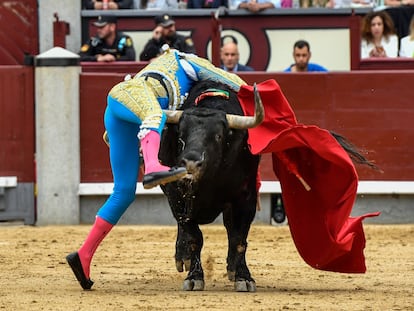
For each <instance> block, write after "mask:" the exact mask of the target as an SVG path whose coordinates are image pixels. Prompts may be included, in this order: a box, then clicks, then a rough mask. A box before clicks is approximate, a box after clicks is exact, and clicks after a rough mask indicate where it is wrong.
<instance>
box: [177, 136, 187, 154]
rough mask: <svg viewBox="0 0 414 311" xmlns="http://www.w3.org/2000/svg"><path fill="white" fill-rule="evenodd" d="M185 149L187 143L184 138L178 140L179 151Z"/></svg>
mask: <svg viewBox="0 0 414 311" xmlns="http://www.w3.org/2000/svg"><path fill="white" fill-rule="evenodd" d="M184 148H185V141H184V140H183V139H182V138H178V149H181V151H183V150H184Z"/></svg>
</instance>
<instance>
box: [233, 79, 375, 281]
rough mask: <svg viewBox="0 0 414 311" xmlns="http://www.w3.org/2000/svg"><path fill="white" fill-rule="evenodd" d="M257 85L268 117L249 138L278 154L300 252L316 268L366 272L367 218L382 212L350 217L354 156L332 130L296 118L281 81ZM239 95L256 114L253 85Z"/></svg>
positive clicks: (258, 150) (254, 147) (256, 147)
mask: <svg viewBox="0 0 414 311" xmlns="http://www.w3.org/2000/svg"><path fill="white" fill-rule="evenodd" d="M257 88H258V90H259V92H260V96H261V98H262V102H263V105H264V107H265V119H264V121H263V122H262V124H261V125H260V126H258V127H256V128H253V129H249V139H248V143H249V146H250V149H251V152H252V153H254V154H263V153H272V159H273V171H274V172H275V174H276V176H277V177H278V179H279V181H280V184H281V188H282V197H283V202H284V207H285V210H286V215H287V217H288V223H289V228H290V232H291V235H292V238H293V240H294V243H295V245H296V248H297V250H298V252H299V254H300V255H301V256H302V258H303V260H304V261H305V262H306V263H307V264H309V265H310V266H312V267H313V268H316V269H320V270H327V271H334V272H345V273H364V272H365V271H366V267H365V258H364V254H363V250H364V248H365V235H364V231H363V227H362V220H363V219H364V218H366V217H373V216H378V215H379V213H371V214H366V215H362V216H359V217H350V214H351V210H352V207H353V204H354V202H355V198H356V192H357V186H358V176H357V173H356V170H355V167H354V165H353V163H352V161H351V159H350V158H349V156H348V154H347V153H346V152H345V150H344V149H343V148H342V147H341V146H340V145H339V144H338V142H337V141H336V140H335V138H334V137H333V136H332V135H331V134H330V133H329V132H328V131H326V130H323V129H321V128H319V127H317V126H306V125H302V124H298V123H297V122H296V117H295V114H294V112H293V110H292V108H291V107H290V105H289V103H288V101H287V99H286V98H285V96H284V95H283V93H282V91H281V89H280V87H279V85H278V84H277V82H276V81H275V80H267V81H264V82H262V83H260V84H258V85H257ZM238 97H239V100H240V103H241V105H242V107H243V110H244V113H245V115H253V114H254V102H253V87H252V86H247V85H246V86H242V88H241V89H240V92H239V93H238ZM300 178H302V179H303V181H304V182H303V183H302V182H301V181H300ZM305 186H309V187H310V190H309V189H308V190H309V191H308V190H307V189H305Z"/></svg>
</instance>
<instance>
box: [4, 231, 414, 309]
mask: <svg viewBox="0 0 414 311" xmlns="http://www.w3.org/2000/svg"><path fill="white" fill-rule="evenodd" d="M89 228H90V226H89V225H88V226H83V225H82V226H50V227H49V226H48V227H31V226H23V225H4V224H3V225H0V264H1V270H0V271H1V274H0V276H1V278H0V288H1V290H0V310H111V311H112V310H414V225H396V226H388V225H365V233H366V237H367V247H366V249H365V256H366V263H367V269H368V270H367V273H365V274H339V273H332V272H323V271H319V270H315V269H312V268H311V267H309V266H307V265H306V263H305V262H304V261H303V260H302V259H301V258H300V257H299V255H298V253H297V251H296V248H295V246H294V244H293V241H292V239H291V237H290V233H289V229H288V227H287V226H258V225H255V226H253V227H252V230H251V233H250V237H249V248H248V253H247V260H248V264H249V267H250V271H251V272H252V275H253V277H254V278H255V280H256V283H257V292H255V293H236V292H234V291H233V284H232V283H231V282H230V281H228V280H227V278H226V277H225V269H226V265H225V256H226V251H227V244H226V243H227V242H226V237H225V230H224V228H223V227H222V226H220V225H208V226H202V230H203V233H204V238H205V244H204V250H203V260H202V261H203V265H204V271H205V274H206V288H205V291H203V292H185V291H182V290H181V287H182V282H183V280H184V278H185V273H178V272H177V271H176V269H175V264H174V247H175V246H174V245H175V235H176V229H175V227H173V226H163V227H161V226H126V225H125V226H122V225H120V226H117V227H116V228H115V229H114V230H113V231H112V232H111V233H110V235H109V236H108V237H107V239H106V240H104V242H103V243H102V244H101V247H100V248H99V249H98V252H97V253H96V255H95V258H94V261H93V264H92V272H91V273H92V274H91V275H92V279H93V280H94V281H95V284H94V287H93V290H92V291H83V290H81V288H80V286H79V285H78V283H77V281H76V280H75V278H74V276H73V274H72V272H71V270H70V269H69V266H68V265H67V263H66V261H65V256H66V254H67V253H69V252H71V251H73V250H76V249H77V248H78V247H79V246H80V244H81V243H82V242H83V239H84V238H85V236H86V234H87V233H88V231H89Z"/></svg>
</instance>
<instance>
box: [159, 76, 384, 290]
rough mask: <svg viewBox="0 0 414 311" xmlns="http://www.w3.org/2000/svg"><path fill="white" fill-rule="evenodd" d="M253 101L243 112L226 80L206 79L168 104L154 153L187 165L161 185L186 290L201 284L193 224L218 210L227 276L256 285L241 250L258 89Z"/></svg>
mask: <svg viewBox="0 0 414 311" xmlns="http://www.w3.org/2000/svg"><path fill="white" fill-rule="evenodd" d="M210 95H213V96H210ZM255 102H256V113H255V116H254V117H246V116H242V115H243V111H242V108H241V106H240V103H239V102H238V99H237V95H236V94H235V93H234V92H232V91H231V90H230V89H228V87H226V86H225V85H220V84H217V83H212V82H208V81H207V82H199V83H198V84H196V85H195V86H194V87H193V88H192V90H191V92H190V94H189V96H188V97H187V100H186V101H185V103H184V104H183V106H182V109H183V110H181V111H167V115H168V121H167V122H168V123H167V126H166V127H165V129H164V131H163V135H162V142H161V148H160V153H159V158H160V160H161V161H162V162H163V163H164V164H166V165H168V166H185V167H186V168H187V171H188V174H187V176H186V177H185V178H183V179H182V180H179V181H177V182H173V183H169V184H166V185H162V186H161V188H162V190H163V192H164V193H165V195H166V196H167V199H168V202H169V205H170V208H171V211H172V213H173V216H174V218H175V219H176V221H177V226H178V228H177V229H178V233H177V239H176V251H175V262H176V268H177V270H178V271H179V272H183V271H184V269H185V270H186V271H188V274H187V277H186V278H185V280H184V284H183V289H184V290H188V291H191V290H195V291H201V290H203V289H204V286H205V283H204V273H203V267H202V264H201V251H202V247H203V235H202V232H201V230H200V228H199V225H201V224H209V223H212V222H213V221H215V220H216V219H217V217H218V216H219V215H220V214H222V215H223V223H224V226H225V228H226V231H227V238H228V250H227V276H228V278H229V280H230V281H233V282H234V285H235V290H236V291H244V292H254V291H256V283H255V280H254V279H253V278H252V276H251V274H250V271H249V268H248V266H247V263H246V251H247V237H248V233H249V230H250V226H251V224H252V221H253V219H254V217H255V213H256V204H257V200H258V197H257V173H258V165H259V161H260V156H259V155H253V154H252V153H251V152H250V150H249V147H248V144H247V138H248V137H247V136H248V133H247V129H248V128H252V127H255V126H256V125H258V124H259V123H260V122H261V120H262V119H263V114H264V112H263V106H262V105H261V100H260V96H259V95H258V93H257V92H255ZM330 133H331V135H332V136H333V137H334V138H335V139H336V141H337V142H338V143H339V144H340V145H341V146H342V148H343V149H344V150H345V151H346V152H347V153H348V155H349V156H350V158H351V159H352V160H353V161H354V162H356V163H359V164H365V165H368V166H370V167H372V168H374V169H378V168H377V167H376V166H375V165H374V164H373V163H372V162H370V161H369V160H367V159H366V158H365V157H364V156H363V155H362V154H361V152H360V150H359V149H358V148H357V147H356V146H355V145H353V144H352V143H351V142H349V141H348V140H347V139H346V138H345V137H343V136H341V135H339V134H337V133H334V132H332V131H330Z"/></svg>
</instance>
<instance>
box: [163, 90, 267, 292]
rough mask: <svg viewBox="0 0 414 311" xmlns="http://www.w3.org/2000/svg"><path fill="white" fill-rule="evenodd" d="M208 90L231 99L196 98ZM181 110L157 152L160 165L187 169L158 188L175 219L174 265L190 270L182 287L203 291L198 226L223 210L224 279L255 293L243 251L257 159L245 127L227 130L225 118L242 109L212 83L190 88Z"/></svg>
mask: <svg viewBox="0 0 414 311" xmlns="http://www.w3.org/2000/svg"><path fill="white" fill-rule="evenodd" d="M210 88H214V89H220V92H217V91H216V92H215V91H210V93H211V94H218V95H223V94H224V93H223V92H222V91H226V92H228V96H229V98H228V99H227V98H225V97H222V96H206V97H204V98H203V99H202V100H200V101H197V100H196V99H197V97H198V96H199V95H200V94H202V93H203V92H204V91H206V90H208V89H210ZM208 94H209V93H208V92H207V95H208ZM196 102H198V103H197V104H196ZM182 108H183V110H184V112H183V114H182V116H181V118H180V119H179V121H178V124H167V126H166V127H165V129H164V132H163V135H162V142H161V149H160V154H159V156H160V160H161V161H162V162H163V163H164V164H166V165H169V166H186V167H187V171H188V175H187V177H185V178H184V179H182V180H180V181H178V182H174V183H170V184H167V185H165V186H162V187H161V188H162V190H163V191H164V193H165V194H166V196H167V198H168V202H169V204H170V207H171V210H172V213H173V215H174V217H175V219H176V220H177V223H178V234H177V242H176V253H175V260H176V267H177V269H178V271H180V272H182V271H183V270H184V269H183V266H184V267H185V270H186V271H189V272H188V275H187V278H186V279H185V281H184V289H185V290H203V289H204V274H203V268H202V265H201V249H202V247H203V235H202V232H201V230H200V228H199V225H200V224H208V223H211V222H213V221H214V220H215V219H216V218H217V217H218V216H219V215H220V214H221V213H223V223H224V226H225V227H226V230H227V235H228V254H227V273H228V277H229V279H230V280H233V281H235V286H236V290H238V291H255V290H256V285H255V282H254V280H253V278H252V277H251V275H250V271H249V269H248V267H247V263H246V256H245V255H246V249H247V236H248V232H249V229H250V225H251V223H252V221H253V219H254V217H255V212H256V203H257V191H256V176H257V170H258V165H259V160H260V158H259V156H257V155H253V154H251V153H250V151H249V149H248V146H247V130H246V129H233V128H230V127H229V123H228V117H227V116H226V114H232V115H243V111H242V109H241V106H240V104H239V102H238V99H237V96H236V94H235V93H234V92H231V91H230V90H229V89H228V88H227V87H226V86H224V85H218V84H217V83H211V82H200V83H198V84H197V85H196V86H195V87H193V89H192V90H191V92H190V94H189V96H188V98H187V100H186V101H185V103H184V105H183V107H182Z"/></svg>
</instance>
